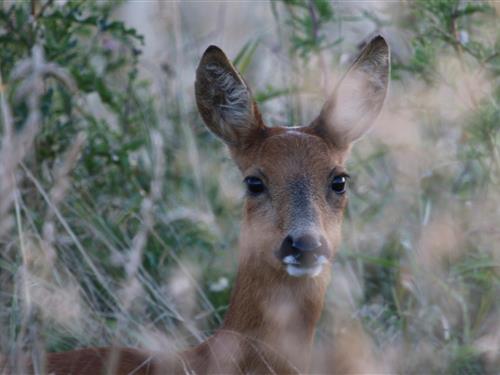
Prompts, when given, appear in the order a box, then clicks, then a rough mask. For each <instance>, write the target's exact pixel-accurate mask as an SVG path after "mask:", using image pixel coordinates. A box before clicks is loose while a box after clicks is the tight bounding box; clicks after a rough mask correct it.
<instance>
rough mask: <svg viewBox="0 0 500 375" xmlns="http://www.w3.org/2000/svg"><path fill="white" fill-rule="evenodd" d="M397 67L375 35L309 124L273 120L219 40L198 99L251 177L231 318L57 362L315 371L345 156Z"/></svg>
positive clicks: (93, 370) (337, 234)
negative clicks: (174, 344) (192, 339)
mask: <svg viewBox="0 0 500 375" xmlns="http://www.w3.org/2000/svg"><path fill="white" fill-rule="evenodd" d="M389 73H390V50H389V46H388V44H387V42H386V41H385V39H384V38H383V37H382V36H376V37H374V38H373V39H372V40H371V41H370V42H368V43H367V45H366V46H365V47H364V49H363V50H362V51H361V52H360V54H359V56H358V57H357V58H356V59H355V60H354V62H353V63H352V65H351V66H350V68H349V69H348V70H347V72H346V73H345V74H344V76H343V77H342V78H341V79H340V81H339V83H338V84H337V85H336V86H335V88H334V90H333V93H332V94H331V95H330V96H329V97H328V98H327V100H326V102H325V104H324V105H323V107H322V109H321V111H320V113H319V115H318V116H317V117H316V118H315V119H314V120H313V121H312V122H311V123H310V124H309V125H306V126H297V127H286V126H273V127H269V126H266V125H265V124H264V122H263V119H262V117H261V114H260V112H259V109H258V106H257V103H256V101H255V100H254V99H253V96H252V92H251V90H250V88H249V87H248V85H247V83H246V82H245V80H244V79H243V77H242V76H241V74H240V73H239V72H238V71H237V70H236V68H235V67H234V66H233V64H232V63H231V62H230V60H229V59H228V58H227V57H226V55H225V54H224V52H223V51H222V50H221V49H220V48H218V47H216V46H210V47H208V49H207V50H206V51H205V52H204V54H203V56H202V58H201V61H200V63H199V65H198V68H197V70H196V82H195V96H196V103H197V106H198V110H199V113H200V115H201V117H202V119H203V121H204V122H205V124H206V126H207V127H208V129H209V130H210V131H211V132H212V133H213V134H215V136H217V137H219V138H220V139H221V140H222V141H223V142H224V143H225V144H226V145H227V147H228V149H229V154H230V156H231V158H232V159H233V161H234V162H235V164H236V166H237V167H238V169H239V170H240V172H241V174H242V176H243V182H244V185H245V187H246V194H245V198H244V206H243V216H242V223H241V230H240V238H239V258H238V262H239V265H238V271H237V276H236V280H235V285H234V288H233V290H232V294H231V298H230V304H229V307H228V310H227V312H226V315H225V317H224V320H223V323H222V326H221V327H220V328H219V329H218V330H216V331H215V333H214V334H213V335H212V336H210V337H209V338H208V339H207V340H206V341H204V342H202V343H201V344H199V345H197V346H195V347H193V348H191V349H188V350H185V351H182V352H180V353H176V354H170V353H149V352H145V351H141V350H138V349H133V348H113V347H109V348H85V349H79V350H74V351H70V352H62V353H50V354H48V355H47V357H46V363H45V366H46V371H47V373H52V374H99V373H119V374H128V373H130V374H183V373H189V374H210V373H217V374H222V373H224V374H240V373H245V374H247V373H252V374H257V373H259V374H261V373H275V374H294V373H295V374H297V373H306V372H307V371H308V370H309V366H310V358H311V350H312V347H313V340H314V335H315V330H316V325H317V323H318V320H319V318H320V314H321V312H322V309H323V304H324V299H325V292H326V289H327V286H328V284H329V281H330V273H331V263H332V261H333V259H334V258H335V255H336V253H337V251H338V247H339V244H340V240H341V224H342V221H343V213H344V210H345V208H346V206H347V202H348V192H347V190H348V189H347V188H348V182H349V179H350V177H349V174H348V173H347V169H346V160H347V158H348V156H349V153H350V150H351V146H352V144H353V143H354V142H356V141H357V140H358V139H359V138H361V137H362V136H363V135H364V134H365V133H366V132H368V130H369V129H370V128H371V127H372V125H373V123H374V121H375V119H376V118H377V116H378V114H379V113H380V111H381V109H382V107H383V104H384V101H385V98H386V94H387V90H388V83H389ZM332 371H333V369H332Z"/></svg>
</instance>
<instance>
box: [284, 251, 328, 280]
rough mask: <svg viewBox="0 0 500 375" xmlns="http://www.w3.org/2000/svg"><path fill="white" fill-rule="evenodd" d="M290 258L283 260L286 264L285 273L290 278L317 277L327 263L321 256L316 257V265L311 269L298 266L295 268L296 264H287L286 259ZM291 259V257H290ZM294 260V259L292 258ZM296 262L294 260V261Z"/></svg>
mask: <svg viewBox="0 0 500 375" xmlns="http://www.w3.org/2000/svg"><path fill="white" fill-rule="evenodd" d="M289 257H291V256H287V257H285V259H283V261H284V262H285V263H286V264H287V266H286V272H287V273H288V274H289V275H290V276H293V277H316V276H318V275H319V274H320V273H321V271H323V266H324V265H325V264H326V263H328V259H326V257H324V256H323V255H320V256H319V257H318V261H317V262H316V264H315V265H314V266H312V267H300V266H296V265H295V264H297V263H293V264H292V262H290V263H289V262H287V258H289ZM292 258H293V257H292ZM294 260H295V258H294ZM295 262H296V260H295Z"/></svg>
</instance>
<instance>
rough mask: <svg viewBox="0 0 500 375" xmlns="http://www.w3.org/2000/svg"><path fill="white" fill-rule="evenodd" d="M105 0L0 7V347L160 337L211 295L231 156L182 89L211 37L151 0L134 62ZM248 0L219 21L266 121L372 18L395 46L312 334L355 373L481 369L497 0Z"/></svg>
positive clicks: (491, 336)
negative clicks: (228, 22)
mask: <svg viewBox="0 0 500 375" xmlns="http://www.w3.org/2000/svg"><path fill="white" fill-rule="evenodd" d="M118 5H119V4H118ZM118 5H117V4H116V3H112V2H109V3H108V2H99V1H69V2H66V3H64V4H58V3H54V2H51V1H41V2H39V1H32V2H31V3H28V2H14V3H5V4H2V5H1V7H0V42H1V45H2V48H1V49H0V61H1V66H0V76H1V79H2V82H1V86H0V88H1V97H0V100H1V101H0V106H1V114H2V116H1V124H2V127H1V130H0V132H1V133H0V134H1V149H0V247H1V254H0V283H1V288H0V289H1V290H0V329H1V332H2V334H1V335H0V352H2V353H4V354H7V355H9V356H10V357H11V358H12V360H15V358H16V356H18V355H20V354H21V353H24V352H27V353H30V354H31V355H32V356H33V357H34V358H35V360H38V359H40V358H42V356H43V353H44V351H46V350H48V351H60V350H67V349H71V348H75V347H80V346H86V345H106V344H110V343H119V344H122V345H131V346H139V347H147V348H150V349H156V350H167V349H168V350H176V349H178V348H181V347H184V346H185V345H188V344H190V343H193V342H197V341H200V340H203V339H204V338H205V337H207V335H209V334H210V332H211V331H212V330H213V329H214V328H215V327H217V326H218V324H219V323H220V321H221V318H222V316H223V315H224V312H225V309H226V307H227V303H228V299H229V293H230V285H231V284H232V277H233V275H234V271H235V265H236V247H237V237H238V219H237V218H238V217H239V212H240V200H241V197H242V189H241V187H240V181H239V178H240V177H239V176H238V174H237V172H236V170H235V168H234V167H233V166H232V165H231V163H230V162H229V159H228V157H227V154H226V153H225V150H224V149H223V147H222V145H221V144H220V143H219V142H218V141H217V140H216V139H214V137H213V136H212V135H210V134H208V132H207V131H206V130H205V128H204V127H203V126H202V125H201V120H200V118H199V116H198V115H197V111H196V108H195V106H194V102H193V95H192V92H191V91H189V90H186V89H185V85H188V84H189V85H192V78H193V77H194V69H195V66H196V63H197V59H198V58H199V56H200V55H201V53H202V51H203V50H204V48H205V47H206V46H208V45H209V44H211V43H213V40H212V39H211V38H215V37H214V36H208V37H206V38H201V39H200V38H198V37H197V36H195V35H194V34H195V30H194V29H193V28H191V27H190V23H189V22H188V21H186V19H185V18H183V17H186V13H187V14H189V15H190V16H191V15H192V13H191V11H192V8H190V7H192V6H193V5H189V4H188V5H182V4H177V3H173V4H168V5H164V6H165V7H166V8H167V14H168V15H170V16H169V17H168V16H167V17H166V19H165V20H164V22H165V23H166V28H167V29H168V33H167V34H166V35H165V36H164V38H165V39H164V41H168V42H170V43H169V44H168V47H167V52H168V53H167V54H166V57H165V60H164V61H155V62H154V63H153V65H154V67H151V65H152V63H151V62H149V61H147V60H146V59H144V58H142V57H141V50H142V49H144V48H146V47H147V46H148V43H152V41H151V40H149V39H148V38H144V37H142V36H141V35H140V34H139V33H138V32H137V31H136V30H134V29H132V28H130V27H128V26H127V23H124V22H122V21H119V20H117V18H116V17H115V16H114V15H115V13H116V12H117V7H118ZM121 6H127V4H126V3H125V4H122V5H121ZM150 6H151V7H155V6H158V7H160V4H156V5H155V4H152V5H150ZM204 6H206V7H208V5H207V4H205V5H201V4H200V5H198V7H199V8H203V7H204ZM247 6H248V5H247ZM495 7H496V8H495ZM160 8H161V7H160ZM207 9H208V8H207ZM255 9H256V10H257V11H258V12H257V13H259V14H262V13H263V14H265V15H266V17H267V20H268V21H270V22H269V23H268V24H267V26H266V28H265V30H262V29H259V28H257V27H255V32H254V33H253V34H251V35H245V39H241V38H235V40H234V41H233V42H232V43H234V44H236V45H237V46H239V47H238V48H239V53H237V54H235V55H234V56H233V57H234V62H235V64H236V65H237V67H238V68H239V69H240V70H241V71H242V72H243V74H245V76H246V77H247V80H248V82H249V83H250V86H252V87H253V88H254V93H255V97H256V98H257V100H258V101H259V104H260V106H261V107H262V110H263V112H264V116H265V118H266V120H267V121H268V123H269V124H271V125H272V124H277V123H279V124H287V125H296V124H304V123H307V122H308V121H310V120H312V118H313V116H314V115H315V113H316V112H317V110H318V108H319V107H320V105H321V104H322V100H323V96H324V94H325V92H328V91H330V90H331V88H332V87H333V84H334V82H335V80H336V79H337V78H338V75H339V74H341V72H342V71H343V69H345V66H346V65H347V64H348V62H349V60H350V59H352V57H353V56H355V55H356V51H357V49H359V48H360V45H356V43H358V42H362V41H363V40H368V39H369V37H370V34H371V33H375V32H383V33H384V34H385V35H386V36H387V37H388V39H389V41H390V42H391V44H392V47H393V71H392V78H393V81H392V87H391V95H390V97H389V98H388V100H387V105H386V110H385V113H384V114H383V115H382V116H381V118H380V120H379V121H378V124H377V127H376V129H375V130H374V131H373V132H372V134H371V135H370V136H369V137H367V139H365V140H363V141H361V142H360V143H359V144H358V145H357V146H356V147H355V149H354V151H353V158H352V161H351V163H350V164H349V170H350V174H352V175H353V177H354V178H353V184H352V186H351V191H350V206H349V209H348V215H347V220H346V222H345V225H344V241H343V245H342V250H341V252H340V254H339V257H338V259H337V261H336V263H335V264H334V272H333V279H332V285H331V288H330V290H329V292H328V293H329V294H328V301H327V306H326V308H325V312H324V314H323V318H322V322H321V325H320V327H319V328H318V335H317V336H318V337H317V342H318V348H320V349H321V350H324V351H326V352H327V356H328V354H329V353H330V352H335V353H341V354H342V353H346V354H347V356H348V357H352V362H353V363H352V365H351V367H349V368H350V369H351V370H350V371H351V372H358V373H360V372H366V373H374V372H397V373H419V374H421V373H450V374H482V373H497V372H498V368H500V354H499V353H500V306H499V304H500V298H499V296H500V279H499V278H500V229H499V225H498V223H499V222H500V132H499V129H500V89H499V88H500V85H499V75H500V55H499V53H500V22H499V17H498V12H499V11H500V9H499V8H498V3H495V2H491V3H490V2H477V1H474V2H473V1H458V0H449V1H445V0H429V1H416V2H410V3H408V2H401V3H383V2H381V3H379V4H377V3H374V4H372V5H366V4H364V5H363V4H354V5H346V4H345V3H343V2H339V3H337V2H327V1H302V0H293V1H281V2H271V3H269V4H265V5H264V4H259V5H255ZM228 12H229V13H224V14H223V16H225V17H228V18H231V17H233V18H234V17H236V16H238V15H239V16H240V17H241V16H242V15H241V14H239V13H238V12H240V11H239V8H238V6H236V5H233V6H232V7H230V10H229V11H228ZM202 13H203V12H202ZM161 14H163V13H161V12H160V15H161ZM196 14H199V13H195V15H196ZM181 21H182V22H181ZM196 21H197V20H196V19H195V20H190V22H191V24H192V23H193V22H196ZM198 21H200V24H201V23H202V22H201V21H202V20H201V19H200V20H198ZM213 22H216V21H215V20H214V21H213ZM360 30H363V33H361V32H360ZM218 32H219V33H223V32H224V31H223V30H222V31H221V30H216V31H215V34H214V35H216V34H217V33H218ZM228 32H231V30H229V31H228ZM223 47H224V46H223ZM155 64H156V65H155ZM190 90H191V89H190ZM228 285H229V286H228ZM321 350H319V351H321ZM355 353H358V355H352V354H355ZM359 353H362V354H363V355H359ZM334 358H338V357H334ZM343 359H344V360H345V358H343ZM356 362H357V363H356ZM353 369H354V370H353ZM338 371H341V370H338Z"/></svg>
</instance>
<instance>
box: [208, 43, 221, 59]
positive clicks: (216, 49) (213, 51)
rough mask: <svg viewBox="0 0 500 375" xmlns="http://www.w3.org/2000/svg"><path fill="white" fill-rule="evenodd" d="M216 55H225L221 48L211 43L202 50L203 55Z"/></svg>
mask: <svg viewBox="0 0 500 375" xmlns="http://www.w3.org/2000/svg"><path fill="white" fill-rule="evenodd" d="M217 55H222V56H225V55H224V51H222V49H220V48H219V47H217V46H216V45H213V44H212V45H210V46H208V48H207V49H206V50H205V52H203V57H208V56H217Z"/></svg>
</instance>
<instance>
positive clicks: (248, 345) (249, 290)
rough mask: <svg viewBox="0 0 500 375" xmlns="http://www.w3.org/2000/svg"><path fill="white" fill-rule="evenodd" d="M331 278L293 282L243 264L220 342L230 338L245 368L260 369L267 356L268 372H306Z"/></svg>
mask: <svg viewBox="0 0 500 375" xmlns="http://www.w3.org/2000/svg"><path fill="white" fill-rule="evenodd" d="M327 273H328V272H326V271H325V272H324V274H325V275H320V276H318V277H317V278H295V277H291V276H289V275H288V274H287V273H286V272H285V271H284V270H277V269H276V268H274V267H272V266H270V265H267V264H262V261H259V259H253V258H251V257H250V258H247V259H241V260H240V268H239V270H238V273H237V277H236V283H235V287H234V290H233V293H232V297H231V302H230V305H229V309H228V311H227V313H226V317H225V320H224V324H223V326H222V329H221V330H219V331H218V332H217V334H216V337H225V338H226V339H228V338H229V337H231V338H230V340H234V341H235V345H237V346H238V347H239V348H240V349H239V353H240V356H242V357H243V358H240V359H241V360H242V363H252V362H253V363H257V362H259V361H258V360H256V359H255V358H254V357H255V356H256V354H259V353H261V354H262V353H265V361H266V364H265V366H267V367H272V369H273V370H274V371H276V372H280V371H290V370H293V369H297V370H299V371H304V370H307V368H308V366H309V356H310V350H311V347H312V342H313V337H314V331H315V326H316V323H317V321H318V319H319V317H320V314H321V310H322V308H323V302H324V296H325V290H326V286H327V284H328V279H329V274H328V275H326V274H327ZM257 352H258V353H257ZM245 357H249V358H245ZM265 366H264V367H265ZM246 370H254V369H246ZM262 370H263V371H265V372H269V370H270V369H269V368H267V369H266V368H262Z"/></svg>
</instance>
